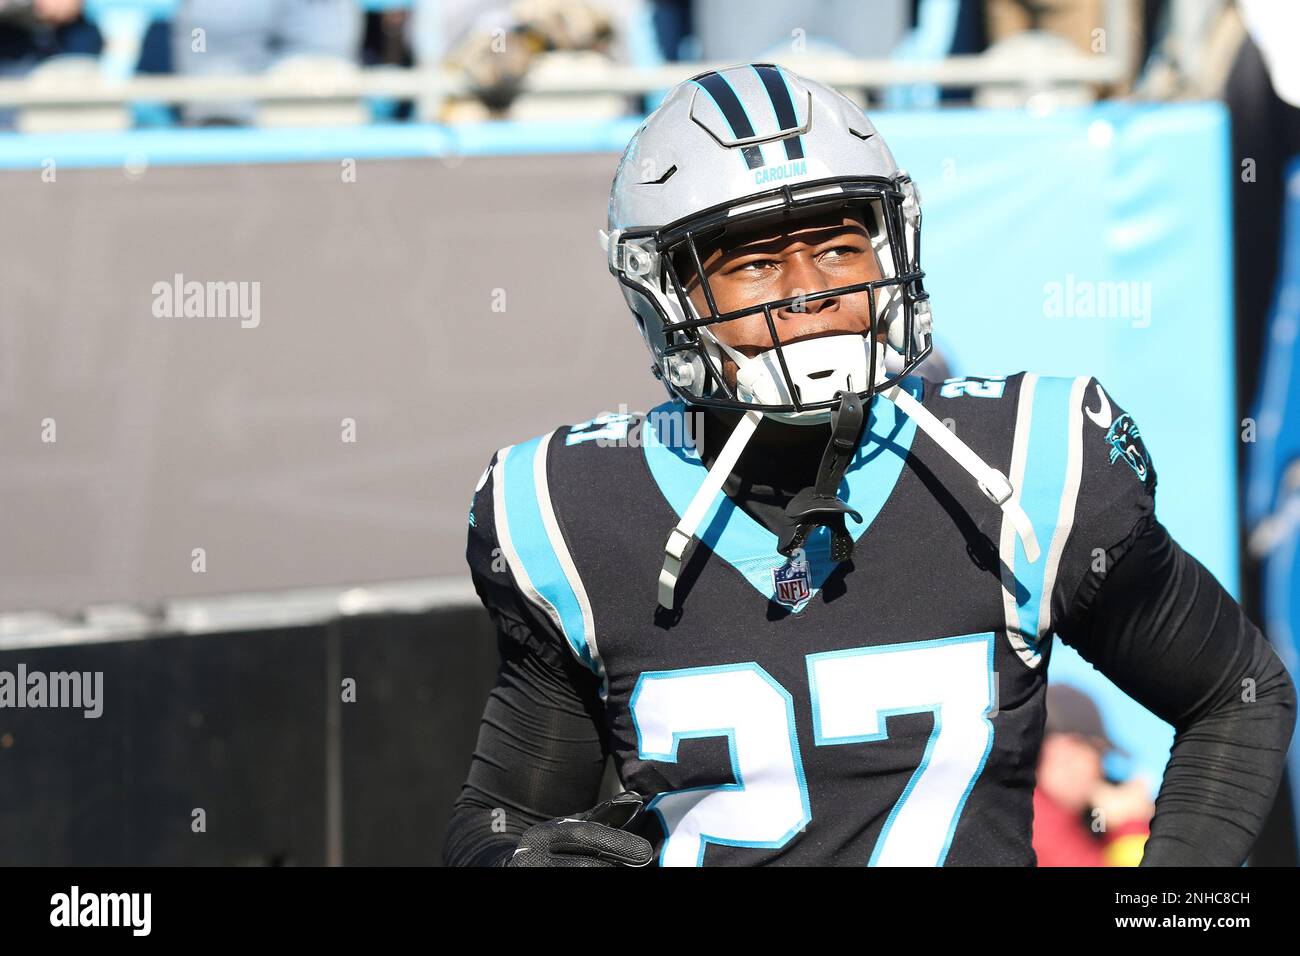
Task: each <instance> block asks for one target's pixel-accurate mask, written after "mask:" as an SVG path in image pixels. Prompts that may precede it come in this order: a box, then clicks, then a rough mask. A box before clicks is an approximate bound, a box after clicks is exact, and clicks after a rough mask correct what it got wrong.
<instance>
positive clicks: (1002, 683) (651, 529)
mask: <svg viewBox="0 0 1300 956" xmlns="http://www.w3.org/2000/svg"><path fill="white" fill-rule="evenodd" d="M906 387H907V388H908V389H909V390H910V391H911V392H912V394H913V395H914V396H915V397H916V398H917V399H918V400H919V401H921V402H922V403H923V404H924V406H925V407H926V408H927V409H928V410H929V411H931V412H932V413H933V414H934V415H935V416H936V417H937V418H938V419H940V420H941V421H943V422H944V423H945V425H947V426H948V427H949V428H951V429H953V430H955V433H956V434H957V436H958V437H959V438H961V439H962V440H963V441H964V442H965V443H966V444H968V445H969V446H970V447H971V448H972V449H973V450H974V451H975V452H976V453H977V454H978V455H979V456H980V457H981V458H983V459H984V461H986V462H987V463H988V464H990V465H992V466H993V467H995V468H998V469H1000V470H1002V471H1003V472H1004V473H1005V474H1006V475H1007V476H1008V477H1009V478H1010V479H1011V482H1012V484H1013V486H1014V488H1015V494H1016V495H1017V496H1018V497H1019V500H1020V503H1021V504H1022V506H1023V507H1024V509H1025V511H1026V513H1027V514H1028V516H1029V518H1030V519H1031V521H1032V522H1033V526H1034V530H1035V533H1036V536H1037V539H1038V542H1039V545H1040V551H1041V553H1040V556H1039V558H1038V560H1037V561H1035V562H1032V563H1031V562H1029V561H1028V560H1026V556H1025V552H1024V549H1023V547H1022V544H1021V541H1020V539H1019V538H1018V537H1017V535H1016V533H1015V530H1014V529H1013V528H1012V526H1011V524H1010V522H1009V521H1008V520H1006V519H1005V518H1004V516H1003V513H1002V512H1001V511H1000V510H999V508H998V507H997V506H996V505H994V504H993V503H992V502H991V501H989V500H988V499H987V498H986V497H985V496H984V494H983V493H982V492H981V491H980V490H979V488H978V486H977V485H976V483H975V481H974V480H973V479H972V478H971V477H970V475H969V474H967V473H966V472H965V471H963V470H962V469H961V468H960V467H959V466H958V465H957V464H956V463H955V462H954V461H953V460H952V459H951V458H949V457H948V455H947V454H946V453H944V452H943V451H942V450H941V449H940V448H939V447H938V446H937V445H936V444H935V443H934V442H933V441H932V440H931V439H930V438H929V437H928V436H927V435H926V434H925V433H924V431H921V430H919V429H918V428H917V426H916V423H915V422H914V421H913V420H911V419H910V418H908V417H907V416H906V415H904V414H903V413H902V412H901V411H899V410H898V409H897V408H896V407H895V405H894V404H893V403H892V402H890V401H889V400H888V399H887V398H885V397H883V396H877V397H876V398H875V399H874V401H873V403H872V405H871V407H870V414H869V416H868V420H867V425H866V427H865V428H864V430H863V435H862V438H861V441H860V442H859V446H858V449H857V452H856V455H855V457H854V459H853V461H852V462H851V464H850V466H849V468H848V471H847V472H846V474H845V477H844V480H843V482H842V484H841V489H840V497H841V498H842V499H844V500H845V501H846V502H847V503H848V504H849V505H850V507H852V508H853V509H854V510H856V511H857V512H859V513H860V514H861V516H862V518H863V520H862V521H861V522H860V523H859V522H855V521H854V520H853V519H852V518H850V519H848V523H847V526H848V529H849V531H850V533H851V534H852V535H853V537H854V539H855V541H856V544H855V550H854V554H853V557H852V559H851V560H849V561H846V562H842V563H839V564H837V563H834V562H832V561H831V560H830V557H829V541H828V532H827V530H826V529H825V528H821V529H818V531H816V532H815V533H814V534H812V535H811V536H810V537H809V539H808V541H807V543H806V545H805V546H804V548H803V550H802V552H801V553H797V554H796V555H795V556H794V557H793V558H786V557H784V556H783V555H781V554H779V553H778V551H777V549H776V541H777V538H776V535H775V534H774V533H773V532H772V531H771V530H769V529H768V528H766V527H764V526H763V524H761V523H760V522H759V521H758V520H756V519H755V518H754V517H753V516H751V515H750V514H749V513H747V512H746V511H745V510H744V509H742V508H740V507H738V506H737V505H736V503H735V502H734V501H733V500H732V499H731V498H729V497H728V496H727V495H726V494H724V493H721V492H720V493H719V494H718V496H717V498H716V500H715V501H714V502H713V504H712V506H711V508H710V510H709V511H708V513H707V514H706V516H705V518H704V520H703V521H702V522H701V524H700V527H699V531H698V533H697V538H696V540H695V541H694V542H693V543H692V545H691V547H690V548H689V549H688V550H687V552H686V556H685V560H684V561H683V566H682V573H681V578H680V581H679V583H678V586H677V601H676V607H675V608H674V609H671V610H669V609H664V608H661V607H659V605H658V599H657V585H658V578H659V573H660V569H661V567H662V564H663V556H664V544H665V541H666V539H667V537H668V534H669V532H670V531H671V530H672V528H673V527H674V526H675V525H676V524H677V522H678V520H679V519H680V518H681V516H682V514H683V513H684V511H685V509H686V508H687V506H688V504H689V503H690V501H691V499H692V497H693V496H694V494H695V492H696V490H697V489H698V488H699V487H700V485H701V483H702V482H703V480H704V476H705V473H706V469H705V465H704V463H703V462H702V461H701V460H700V458H699V456H698V453H697V452H696V451H695V450H694V449H693V448H692V447H691V442H690V438H691V436H690V434H689V425H688V422H689V420H690V419H689V417H688V415H687V409H686V408H685V407H684V406H682V405H681V404H680V403H677V402H672V401H670V402H666V403H664V404H663V405H661V406H659V407H658V408H655V409H652V410H651V411H650V412H648V413H645V414H635V415H627V414H605V415H600V416H598V417H596V418H593V419H591V420H589V421H586V422H582V423H580V424H576V425H569V426H564V427H560V428H557V429H556V430H555V431H553V432H551V433H549V434H546V435H543V436H540V437H537V438H533V439H532V440H531V441H525V442H521V443H519V444H516V445H511V446H508V447H506V448H502V449H500V450H499V451H498V452H497V453H496V454H495V455H494V456H493V458H492V461H491V462H490V463H489V466H488V468H487V470H486V471H485V472H484V474H483V477H482V478H481V479H480V481H479V485H478V487H477V489H476V491H475V495H474V500H473V504H472V506H471V512H470V532H469V548H468V558H469V563H470V566H471V571H472V573H473V576H474V580H475V583H476V586H477V588H478V591H479V594H480V596H481V597H482V598H483V600H484V603H485V604H486V605H487V607H488V609H489V611H494V612H495V611H497V610H500V611H501V612H502V616H503V617H510V618H511V619H514V620H517V619H518V617H519V615H518V613H517V610H518V608H520V607H524V608H527V609H528V611H529V612H530V613H531V615H532V619H534V620H535V621H537V622H538V624H539V627H540V629H541V630H542V631H544V634H542V635H532V636H531V637H528V638H527V639H531V640H535V641H541V642H543V643H544V642H548V641H549V642H552V644H553V646H554V647H557V648H563V651H562V652H563V653H567V654H569V655H571V656H572V657H573V658H575V659H576V660H577V661H579V662H581V664H582V665H583V666H584V667H586V668H588V669H590V671H591V672H592V673H593V674H595V675H596V678H597V679H598V681H599V686H600V696H601V698H602V700H603V715H602V719H603V720H604V723H605V729H606V732H607V736H608V742H609V748H610V752H611V754H612V757H613V759H614V762H615V767H616V769H617V771H618V775H619V777H620V780H621V782H622V784H623V785H624V786H625V787H626V788H628V789H632V790H636V791H638V792H640V793H641V794H643V795H644V796H645V797H646V798H647V805H648V809H649V812H648V813H647V814H646V816H645V821H646V822H645V823H644V829H643V831H642V832H643V833H644V835H646V836H647V838H649V839H651V841H652V842H653V843H654V845H655V849H656V854H657V860H658V862H659V863H660V864H661V865H665V866H700V865H705V864H708V865H767V864H793V865H917V866H933V865H945V864H946V865H1032V864H1033V863H1034V862H1035V859H1034V851H1033V847H1032V844H1031V824H1032V794H1033V789H1034V784H1035V768H1036V764H1037V760H1038V751H1039V745H1040V743H1041V740H1042V735H1043V726H1044V717H1045V710H1044V693H1045V690H1046V678H1047V673H1046V672H1047V666H1048V661H1049V658H1050V654H1051V646H1052V644H1051V642H1052V637H1053V635H1054V634H1055V633H1063V634H1065V635H1067V636H1068V635H1069V634H1070V633H1071V628H1072V627H1075V626H1077V625H1078V623H1079V622H1078V621H1077V620H1075V618H1076V617H1077V616H1078V615H1079V614H1080V613H1081V612H1080V610H1079V607H1078V605H1079V601H1078V596H1079V594H1080V593H1081V586H1082V585H1084V583H1085V581H1090V582H1091V584H1090V587H1091V588H1092V590H1093V591H1095V588H1096V585H1097V581H1098V579H1099V578H1101V577H1104V575H1105V573H1106V569H1107V567H1109V566H1110V565H1112V564H1113V563H1114V562H1115V561H1116V560H1118V558H1119V557H1120V556H1121V555H1122V554H1123V552H1124V550H1125V547H1126V543H1127V542H1128V541H1130V540H1131V539H1132V536H1133V534H1134V533H1135V529H1137V528H1138V527H1139V525H1141V524H1142V523H1143V522H1144V519H1146V518H1148V517H1149V516H1150V515H1151V514H1152V511H1153V508H1154V492H1155V473H1154V470H1153V468H1152V465H1151V462H1150V459H1149V457H1148V455H1147V453H1146V451H1145V449H1144V446H1143V444H1142V439H1141V435H1140V432H1139V430H1138V427H1137V425H1136V424H1135V423H1134V421H1133V419H1132V418H1131V417H1130V416H1129V415H1128V414H1126V413H1125V412H1124V411H1123V409H1121V408H1120V407H1119V406H1118V405H1116V404H1115V402H1114V400H1113V399H1112V398H1111V397H1110V396H1109V395H1108V394H1107V392H1106V391H1105V389H1104V388H1103V387H1102V386H1101V385H1100V384H1099V383H1098V382H1097V381H1096V379H1093V378H1088V377H1079V378H1052V377H1046V376H1039V375H1035V374H1032V373H1020V374H1017V375H1012V376H1008V377H989V378H962V379H951V380H949V381H947V382H945V383H943V384H942V385H939V384H933V383H927V382H923V381H922V380H921V379H918V378H913V379H908V380H907V382H906ZM494 616H496V614H495V613H494ZM1079 630H1080V631H1081V632H1082V630H1083V629H1082V628H1079ZM575 809H576V808H575Z"/></svg>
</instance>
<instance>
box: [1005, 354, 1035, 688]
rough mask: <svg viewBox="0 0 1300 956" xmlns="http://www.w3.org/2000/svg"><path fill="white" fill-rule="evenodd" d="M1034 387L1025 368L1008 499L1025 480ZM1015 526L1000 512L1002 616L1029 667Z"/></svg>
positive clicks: (1032, 654)
mask: <svg viewBox="0 0 1300 956" xmlns="http://www.w3.org/2000/svg"><path fill="white" fill-rule="evenodd" d="M1037 388H1038V375H1037V374H1036V373H1034V372H1026V373H1025V377H1024V378H1023V379H1022V380H1021V382H1020V396H1019V398H1018V399H1017V402H1016V434H1015V438H1014V439H1013V440H1012V445H1011V474H1010V475H1008V476H1007V477H1008V478H1009V479H1010V480H1011V486H1012V488H1014V489H1015V492H1014V494H1013V495H1012V500H1013V501H1015V502H1016V503H1017V504H1019V503H1020V489H1021V486H1022V485H1023V484H1024V481H1025V463H1026V460H1027V459H1028V457H1029V434H1030V429H1031V428H1032V426H1033V423H1034V392H1035V390H1036V389H1037ZM1016 540H1017V538H1016V529H1015V526H1014V525H1013V524H1012V523H1011V519H1010V518H1009V517H1007V515H1006V512H1003V516H1002V536H1001V538H1000V539H999V542H998V553H999V554H1000V555H1001V557H1002V563H1003V564H1004V565H1006V569H1007V575H1008V576H1009V577H1008V578H1004V579H1003V581H1002V607H1003V611H1004V613H1005V616H1006V624H1007V639H1008V640H1010V642H1011V646H1012V648H1014V649H1015V652H1016V653H1017V654H1019V655H1020V659H1021V660H1022V661H1024V662H1025V664H1026V665H1027V666H1029V667H1037V666H1038V662H1039V661H1040V660H1041V659H1042V658H1041V657H1040V656H1039V655H1038V654H1036V653H1035V652H1034V649H1033V648H1031V647H1030V646H1029V644H1028V643H1026V641H1025V639H1024V638H1023V637H1022V636H1021V635H1020V633H1019V631H1020V609H1019V608H1018V607H1017V605H1016Z"/></svg>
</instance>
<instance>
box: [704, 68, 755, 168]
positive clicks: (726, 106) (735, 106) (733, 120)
mask: <svg viewBox="0 0 1300 956" xmlns="http://www.w3.org/2000/svg"><path fill="white" fill-rule="evenodd" d="M695 82H696V83H697V84H699V86H700V87H701V89H703V90H704V92H706V93H708V94H709V95H710V96H711V97H713V102H715V103H717V104H718V109H719V110H721V111H722V116H723V119H725V120H726V121H727V123H728V124H729V125H730V126H731V133H732V135H733V136H735V137H736V138H737V139H746V138H748V137H750V136H753V135H754V126H753V124H751V123H750V122H749V114H748V113H746V112H745V107H744V106H743V105H742V104H741V102H740V97H738V96H737V95H736V91H735V90H733V89H732V88H731V84H730V83H728V82H727V80H726V78H725V77H724V76H723V75H722V74H721V73H706V74H705V75H704V76H701V77H697V78H696V80H695ZM741 154H742V155H743V156H744V157H745V165H746V166H748V167H749V168H750V169H758V167H760V166H762V165H763V149H762V147H760V146H745V147H743V148H742V149H741Z"/></svg>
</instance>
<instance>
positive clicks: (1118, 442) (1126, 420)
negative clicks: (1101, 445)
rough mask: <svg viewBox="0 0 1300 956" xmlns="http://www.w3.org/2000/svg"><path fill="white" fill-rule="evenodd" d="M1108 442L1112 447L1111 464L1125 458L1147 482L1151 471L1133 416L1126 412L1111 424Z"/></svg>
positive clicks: (1140, 477) (1107, 431)
mask: <svg viewBox="0 0 1300 956" xmlns="http://www.w3.org/2000/svg"><path fill="white" fill-rule="evenodd" d="M1106 441H1107V443H1108V444H1109V445H1110V463H1111V464H1112V465H1113V464H1115V462H1116V461H1117V460H1118V459H1120V458H1123V459H1124V460H1125V461H1126V462H1128V465H1129V467H1130V468H1132V469H1133V473H1134V474H1136V475H1137V476H1138V479H1139V480H1140V481H1146V480H1147V472H1148V471H1149V470H1150V464H1149V461H1150V460H1149V459H1148V458H1147V450H1146V447H1145V446H1144V445H1143V444H1142V433H1141V432H1140V431H1138V426H1137V422H1135V421H1134V420H1133V416H1132V415H1130V414H1128V413H1127V412H1125V413H1124V414H1123V415H1120V416H1119V418H1117V419H1115V421H1114V422H1112V423H1111V426H1110V428H1109V429H1107V430H1106Z"/></svg>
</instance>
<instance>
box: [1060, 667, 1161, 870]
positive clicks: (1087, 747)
mask: <svg viewBox="0 0 1300 956" xmlns="http://www.w3.org/2000/svg"><path fill="white" fill-rule="evenodd" d="M1111 752H1116V753H1120V754H1122V753H1124V751H1123V750H1121V749H1120V748H1119V747H1117V746H1116V745H1115V743H1114V742H1113V741H1112V740H1111V739H1110V738H1109V737H1108V736H1107V735H1106V730H1105V727H1104V725H1103V724H1102V721H1101V713H1100V712H1099V711H1098V710H1097V705H1096V704H1094V703H1093V702H1092V700H1091V699H1090V698H1089V697H1088V696H1087V695H1086V694H1084V693H1082V692H1080V691H1078V690H1075V689H1074V688H1073V687H1067V686H1065V685H1061V684H1052V685H1050V686H1049V687H1048V688H1047V727H1046V733H1045V734H1044V737H1043V746H1042V750H1041V751H1040V753H1039V759H1038V787H1037V789H1036V790H1035V791H1034V851H1035V852H1036V853H1037V854H1038V865H1039V866H1137V864H1138V863H1140V862H1141V860H1142V849H1143V847H1144V846H1145V845H1146V838H1147V834H1148V826H1149V823H1150V820H1151V815H1152V814H1153V813H1154V812H1155V804H1154V803H1153V802H1152V800H1151V795H1150V792H1149V790H1148V785H1147V783H1146V781H1144V780H1142V779H1141V778H1140V777H1139V778H1134V779H1131V780H1128V781H1126V782H1125V783H1121V784H1114V783H1111V782H1109V781H1108V780H1106V778H1105V776H1104V774H1103V771H1102V758H1103V757H1105V755H1106V754H1108V753H1111Z"/></svg>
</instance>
